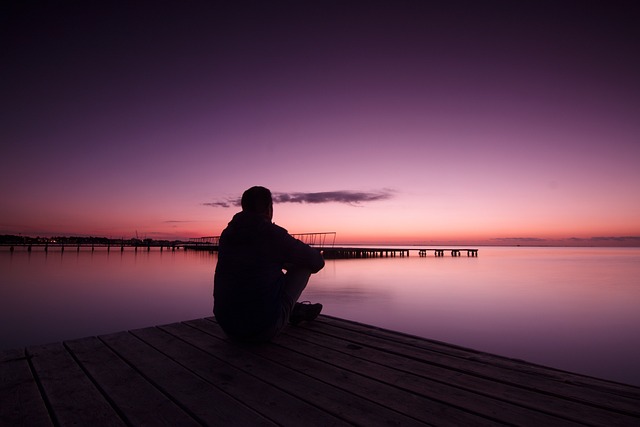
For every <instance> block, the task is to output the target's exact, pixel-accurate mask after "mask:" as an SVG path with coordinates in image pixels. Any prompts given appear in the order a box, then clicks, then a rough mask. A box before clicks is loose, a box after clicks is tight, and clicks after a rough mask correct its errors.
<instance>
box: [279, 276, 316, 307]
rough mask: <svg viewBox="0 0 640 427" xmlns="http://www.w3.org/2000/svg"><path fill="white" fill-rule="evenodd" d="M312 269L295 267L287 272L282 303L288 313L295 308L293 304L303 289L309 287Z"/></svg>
mask: <svg viewBox="0 0 640 427" xmlns="http://www.w3.org/2000/svg"><path fill="white" fill-rule="evenodd" d="M310 277H311V271H310V270H307V269H304V268H297V267H294V268H292V269H290V270H288V271H287V273H286V274H285V284H284V289H283V293H282V303H283V305H284V307H285V309H286V310H287V318H288V317H289V316H288V314H290V313H291V310H293V306H294V305H295V304H296V302H297V301H298V298H300V295H302V291H304V289H305V288H306V287H307V284H308V283H309V278H310Z"/></svg>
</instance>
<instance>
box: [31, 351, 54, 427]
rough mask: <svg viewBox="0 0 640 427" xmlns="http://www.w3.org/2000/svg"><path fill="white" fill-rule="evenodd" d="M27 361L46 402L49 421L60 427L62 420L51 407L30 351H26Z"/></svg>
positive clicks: (41, 395)
mask: <svg viewBox="0 0 640 427" xmlns="http://www.w3.org/2000/svg"><path fill="white" fill-rule="evenodd" d="M25 359H27V362H28V363H29V370H30V371H31V375H32V376H33V379H34V380H35V382H36V386H37V387H38V390H39V391H40V397H41V398H42V400H43V401H44V406H45V407H46V408H47V412H48V413H49V419H50V420H51V423H52V424H53V425H54V426H56V427H60V420H58V417H57V415H56V413H55V412H54V410H53V406H52V405H51V401H50V400H49V396H47V393H46V391H45V389H44V386H43V385H42V382H41V380H40V376H39V375H38V372H37V370H36V367H35V366H33V362H32V359H33V355H30V354H29V349H25Z"/></svg>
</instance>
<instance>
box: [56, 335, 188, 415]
mask: <svg viewBox="0 0 640 427" xmlns="http://www.w3.org/2000/svg"><path fill="white" fill-rule="evenodd" d="M65 344H66V346H67V347H68V348H69V350H70V351H71V352H72V353H73V354H74V356H75V357H76V358H77V360H78V361H79V363H80V364H81V365H82V367H83V368H84V369H85V370H86V371H87V373H88V374H89V375H90V376H91V378H92V379H93V381H95V382H96V383H97V384H98V385H99V387H100V388H101V389H102V390H103V391H104V393H105V394H107V395H108V396H109V398H110V399H111V401H112V402H113V404H114V405H115V406H116V407H117V408H118V410H119V412H120V413H121V414H122V416H123V417H124V418H125V419H126V421H127V423H129V424H133V425H166V426H176V425H180V426H190V425H194V426H195V425H198V423H197V422H196V421H195V420H194V419H193V418H192V417H191V416H190V415H189V414H188V413H187V412H185V411H184V410H183V409H182V408H180V407H179V406H178V405H176V404H175V403H174V402H173V401H172V400H170V399H169V398H168V397H167V396H166V395H165V394H163V393H162V392H160V391H159V390H158V389H157V388H155V387H154V386H153V385H152V384H150V383H149V382H148V381H147V380H146V379H144V377H142V375H140V373H139V372H137V371H136V370H134V369H133V368H131V366H129V365H128V364H126V363H125V362H124V361H123V360H122V359H120V358H119V357H118V356H117V355H116V354H115V353H114V352H113V351H112V350H111V349H110V348H108V347H107V346H106V345H105V344H104V343H102V342H101V341H100V340H98V339H97V338H94V337H92V338H83V339H79V340H74V341H68V342H66V343H65Z"/></svg>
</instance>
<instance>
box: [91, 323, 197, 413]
mask: <svg viewBox="0 0 640 427" xmlns="http://www.w3.org/2000/svg"><path fill="white" fill-rule="evenodd" d="M127 334H129V335H131V336H133V337H134V338H135V339H137V340H139V341H141V342H143V343H145V344H147V345H149V344H148V343H147V342H145V341H143V340H141V339H140V338H139V337H137V336H136V335H135V334H132V333H131V332H130V331H127ZM98 339H99V340H100V342H102V344H104V345H105V346H106V347H107V348H108V349H110V350H111V351H112V352H113V353H114V354H115V355H116V356H118V357H119V358H120V360H122V361H123V362H124V363H126V364H127V365H128V366H129V367H130V368H131V369H133V370H134V371H135V372H136V373H137V374H138V375H140V376H141V377H142V378H144V380H145V381H147V383H149V384H151V385H152V386H153V387H154V388H155V389H156V390H158V391H159V392H160V393H161V394H163V395H164V396H165V397H166V398H167V399H168V400H170V401H171V402H173V403H174V404H175V405H176V406H178V407H179V408H180V409H182V410H183V411H185V412H186V413H187V414H189V416H190V417H192V418H193V419H194V420H195V421H197V422H198V423H200V425H203V426H205V425H206V424H207V423H206V422H205V421H204V420H202V419H201V418H200V417H199V416H198V415H196V414H194V413H193V412H192V411H191V410H190V409H189V408H187V407H185V406H184V405H183V404H182V403H180V402H179V401H178V400H177V399H176V398H174V397H173V396H172V395H171V394H169V393H168V392H167V391H166V390H165V389H164V388H162V387H161V386H160V385H159V384H158V383H156V382H155V381H153V380H152V379H151V378H149V377H148V376H147V375H145V374H144V373H143V372H142V371H141V370H140V369H138V368H137V367H136V366H135V365H134V364H132V363H130V362H129V361H128V360H127V359H126V358H125V357H124V356H122V355H121V354H120V353H118V351H117V350H116V349H114V348H113V347H111V346H110V345H109V344H108V343H107V342H106V341H105V340H103V339H102V338H101V337H98ZM151 347H152V348H154V349H156V348H155V347H153V346H151ZM156 350H157V349H156ZM163 354H164V353H163ZM165 356H167V355H165ZM167 357H169V356H167ZM169 358H170V359H171V360H173V359H172V358H171V357H169Z"/></svg>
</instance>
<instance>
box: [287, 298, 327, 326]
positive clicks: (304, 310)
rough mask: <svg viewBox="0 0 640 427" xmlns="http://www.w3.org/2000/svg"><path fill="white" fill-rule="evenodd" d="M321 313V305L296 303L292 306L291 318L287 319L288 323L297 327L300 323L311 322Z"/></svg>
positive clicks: (306, 302)
mask: <svg viewBox="0 0 640 427" xmlns="http://www.w3.org/2000/svg"><path fill="white" fill-rule="evenodd" d="M321 311H322V304H311V303H310V302H309V301H304V302H297V303H296V305H294V306H293V310H292V311H291V316H290V317H289V323H291V324H292V325H297V324H299V323H300V322H302V321H305V320H306V321H309V320H313V319H315V318H316V317H318V315H319V314H320V312H321Z"/></svg>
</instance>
